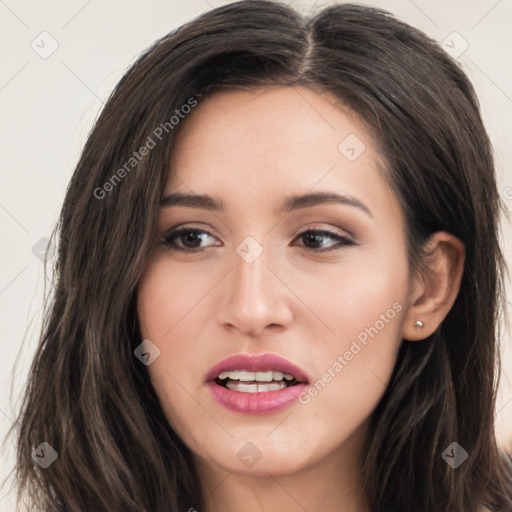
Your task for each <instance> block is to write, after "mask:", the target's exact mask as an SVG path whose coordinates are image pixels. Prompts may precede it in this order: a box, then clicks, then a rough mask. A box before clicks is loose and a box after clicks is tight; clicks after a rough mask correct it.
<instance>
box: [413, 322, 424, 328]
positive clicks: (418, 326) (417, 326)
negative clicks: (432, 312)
mask: <svg viewBox="0 0 512 512" xmlns="http://www.w3.org/2000/svg"><path fill="white" fill-rule="evenodd" d="M414 327H416V328H417V329H419V328H421V327H425V324H424V323H423V322H422V321H421V320H416V322H414Z"/></svg>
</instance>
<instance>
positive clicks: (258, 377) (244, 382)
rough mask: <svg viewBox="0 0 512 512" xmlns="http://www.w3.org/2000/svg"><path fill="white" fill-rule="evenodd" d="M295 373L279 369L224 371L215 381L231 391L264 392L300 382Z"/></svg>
mask: <svg viewBox="0 0 512 512" xmlns="http://www.w3.org/2000/svg"><path fill="white" fill-rule="evenodd" d="M299 382H300V381H299V380H297V379H296V378H295V377H294V376H293V375H290V374H289V373H283V372H281V371H278V370H268V371H263V372H250V371H247V370H232V371H223V372H221V373H220V374H219V376H218V377H217V378H216V379H215V383H216V384H218V385H219V386H222V387H224V388H227V389H230V390H231V391H238V392H240V393H264V392H267V391H280V390H281V389H285V388H289V387H292V386H295V385H297V384H299Z"/></svg>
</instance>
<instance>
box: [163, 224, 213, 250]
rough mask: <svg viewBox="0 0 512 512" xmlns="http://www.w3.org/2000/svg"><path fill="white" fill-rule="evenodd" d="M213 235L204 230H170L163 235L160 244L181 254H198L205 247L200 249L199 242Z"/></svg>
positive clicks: (185, 228)
mask: <svg viewBox="0 0 512 512" xmlns="http://www.w3.org/2000/svg"><path fill="white" fill-rule="evenodd" d="M208 237H211V238H213V235H212V234H211V233H209V232H208V231H205V230H204V229H197V228H187V227H184V228H180V229H176V230H171V231H169V232H166V233H165V234H164V235H163V240H162V241H161V242H160V243H161V244H162V245H164V246H166V247H167V248H168V249H170V250H175V251H183V252H200V251H202V250H203V249H205V248H206V247H201V246H200V245H201V242H203V241H204V240H206V239H207V238H208Z"/></svg>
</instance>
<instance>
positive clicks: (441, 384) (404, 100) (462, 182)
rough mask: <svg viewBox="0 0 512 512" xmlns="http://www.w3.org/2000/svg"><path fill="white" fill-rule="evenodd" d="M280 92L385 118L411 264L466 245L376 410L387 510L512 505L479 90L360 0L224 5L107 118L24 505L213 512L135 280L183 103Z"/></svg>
mask: <svg viewBox="0 0 512 512" xmlns="http://www.w3.org/2000/svg"><path fill="white" fill-rule="evenodd" d="M265 85H285V86H292V87H293V86H299V85H300V86H306V87H310V88H311V89H313V90H315V91H325V92H330V93H333V94H335V95H336V96H337V97H338V98H339V99H340V101H341V102H343V103H344V104H346V105H348V106H350V107H351V108H352V109H353V110H354V111H355V112H357V113H358V114H359V115H360V116H361V118H362V119H364V120H365V122H367V123H368V124H369V125H370V126H371V127H372V129H373V130H374V132H375V133H376V136H377V139H378V140H379V143H380V144H381V146H382V151H383V155H384V156H385V158H386V160H387V163H388V167H389V169H388V171H389V176H390V180H391V183H392V185H393V187H394V189H395V191H396V194H397V196H398V197H399V199H400V201H401V204H402V207H403V210H404V213H405V216H406V218H407V230H408V242H409V253H410V254H409V255H410V261H411V264H412V265H419V264H421V247H422V244H423V242H424V241H425V240H426V239H427V237H428V236H429V235H430V234H432V233H434V232H435V231H438V230H445V231H448V232H450V233H452V234H454V235H455V236H457V237H458V238H459V239H460V240H462V242H463V243H464V244H465V248H466V262H465V271H464V275H463V278H462V283H461V288H460V292H459V295H458V297H457V299H456V302H455V304H454V306H453V308H452V310H451V311H450V313H449V314H448V316H447V317H446V319H445V321H444V322H443V323H442V325H441V326H440V328H439V329H438V330H437V331H436V332H435V333H434V334H433V335H432V336H431V337H430V338H429V339H427V340H425V341H423V342H418V343H410V342H406V341H403V343H402V345H401V349H400V352H399V356H398V359H397V361H396V366H395V368H394V372H393V375H392V378H391V381H390V383H389V386H388V388H387V390H386V392H385V395H384V396H383V398H382V400H381V401H380V403H379V405H378V406H377V408H376V410H375V411H374V413H373V414H372V418H371V429H370V435H369V436H368V439H367V442H366V443H365V446H364V464H363V467H362V475H363V477H362V485H363V487H364V490H365V496H366V497H367V500H368V504H369V507H370V509H371V510H372V511H374V512H397V511H400V512H404V511H410V512H432V511H436V512H441V511H444V512H454V511H464V512H475V511H476V510H477V501H480V502H482V503H485V504H486V505H487V506H488V507H489V508H491V510H493V511H496V512H497V511H503V512H505V511H509V512H510V511H511V510H512V465H511V460H510V457H509V456H508V455H507V454H506V453H505V452H504V451H503V450H500V449H499V448H498V446H497V442H496V438H495V433H494V406H495V397H496V386H497V380H498V376H499V368H500V366H499V365H500V359H499V350H498V349H499V343H498V337H497V336H498V334H497V322H498V313H499V311H500V304H501V302H502V298H503V269H504V262H503V258H502V253H501V252H500V247H499V245H498V217H499V213H500V209H501V208H502V206H501V203H500V198H499V195H498V192H497V187H496V181H495V174H494V166H493V157H492V151H491V145H490V142H489V140H488V137H487V134H486V132H485V129H484V126H483V124H482V120H481V117H480V113H479V106H478V101H477V99H476V96H475V92H474V90H473V87H472V86H471V84H470V82H469V80H468V79H467V77H466V76H465V74H464V73H463V72H462V71H461V69H460V68H459V66H458V65H457V63H456V62H455V61H454V60H452V59H451V58H450V57H449V56H448V55H447V54H445V53H444V52H443V50H442V49H441V48H440V47H439V45H438V44H436V43H435V42H434V41H432V40H430V39H429V38H428V37H427V36H426V35H425V34H423V33H422V32H420V31H418V30H416V29H414V28H412V27H410V26H408V25H407V24H405V23H402V22H400V21H398V20H397V19H395V18H394V17H392V16H391V15H389V14H388V13H386V12H383V11H380V10H377V9H373V8H368V7H362V6H357V5H350V4H346V5H335V6H331V7H327V8H325V9H324V10H322V11H320V12H319V13H318V14H316V15H314V16H311V17H310V18H304V17H303V16H302V15H300V14H299V13H297V12H296V11H294V10H293V9H291V8H290V7H288V6H286V5H283V4H280V3H274V2H270V1H243V2H237V3H233V4H229V5H226V6H223V7H220V8H217V9H213V10H211V11H209V12H207V13H205V14H204V15H202V16H200V17H198V18H197V19H195V20H193V21H191V22H189V23H186V24H185V25H183V26H182V27H180V28H179V29H177V30H175V31H173V32H172V33H170V34H169V35H167V36H165V37H163V38H162V39H160V40H158V41H157V42H156V43H155V44H154V45H153V46H152V47H151V48H149V49H148V50H147V51H146V52H145V53H144V54H143V55H142V56H141V57H140V58H139V59H138V60H137V61H136V62H135V64H133V66H132V67H131V68H130V69H129V71H128V72H127V73H126V74H125V76H124V77H123V78H122V80H121V81H120V82H119V84H118V85H117V87H116V88H115V90H114V91H113V93H112V95H111V96H110V98H109V100H108V102H107V103H106V105H105V107H104V109H103V111H102V112H101V115H100V116H99V118H98V120H97V122H96V124H95V126H94V129H93V130H92V132H91V134H90V136H89V138H88V140H87V143H86V145H85V147H84V149H83V153H82V155H81V158H80V161H79V163H78V165H77V168H76V170H75V172H74V175H73V177H72V179H71V182H70V184H69V187H68V190H67V194H66V198H65V202H64V205H63V208H62V212H61V216H60V220H59V223H58V225H57V226H56V230H55V231H54V233H53V235H52V239H56V237H58V240H56V241H57V247H58V258H57V260H56V263H55V268H54V276H55V277H54V285H53V288H52V294H51V297H50V298H49V302H48V305H47V307H46V308H45V321H44V325H43V329H42V334H41V339H40V344H39V347H38V349H37V353H36V355H35V358H34V361H33V364H32V367H31V370H30V374H29V378H28V383H27V388H26V392H25V394H24V397H23V403H22V406H21V407H20V411H19V416H18V417H17V418H16V422H15V425H14V427H13V430H14V428H16V433H17V441H18V451H17V465H16V468H15V475H16V479H17V482H18V490H19V499H21V496H27V497H28V498H29V499H30V501H31V502H32V503H33V504H34V507H35V508H36V509H37V510H44V511H59V512H60V511H72V512H78V511H138V512H142V511H146V512H163V511H169V510H173V511H178V510H189V509H190V508H192V507H194V508H196V509H197V510H204V497H203V496H202V495H201V491H200V482H199V480H198V476H197V473H196V470H195V467H194V463H193V458H192V456H191V453H190V451H189V449H188V448H187V447H186V446H185V445H184V444H183V443H182V441H181V440H180V439H179V438H178V436H177V435H176V434H175V432H174V431H173V429H172V427H171V426H170V425H169V423H168V421H167V419H166V417H165V415H164V414H163V412H162V409H161V407H160V404H159V401H158V398H157V396H156V394H155V392H154V390H153V388H152V386H151V383H150V381H149V377H148V373H147V369H146V367H145V366H144V365H141V364H140V361H139V360H138V359H137V358H136V357H134V354H133V351H134V349H135V347H137V346H138V345H139V344H140V343H141V338H140V333H139V327H138V321H137V311H136V307H135V298H136V293H137V283H138V281H139V278H140V276H141V273H142V271H143V269H144V267H145V264H146V261H147V257H148V254H149V251H150V248H151V244H152V242H153V237H154V230H155V225H156V218H157V213H158V204H159V199H160V195H161V193H162V191H163V187H164V184H165V182H166V179H167V177H168V172H169V168H168V162H170V155H171V152H172V150H173V144H174V141H175V137H176V133H177V131H178V130H179V123H180V122H181V121H180V120H181V119H182V118H183V116H182V115H180V113H181V114H183V115H185V114H186V112H187V109H186V108H185V107H184V106H185V105H188V106H189V109H188V110H190V109H192V108H194V102H196V103H195V104H197V102H200V101H201V99H202V98H204V97H205V96H207V95H208V94H212V93H213V92H214V91H216V90H220V89H228V88H250V87H255V86H265ZM173 116H174V118H175V119H173ZM178 118H179V119H180V120H178ZM157 134H158V135H157ZM150 139H151V141H152V143H150ZM143 146H144V147H146V148H148V151H142V150H141V148H142V147H143ZM142 153H144V154H142ZM132 159H134V160H132ZM122 169H124V171H122ZM178 299H179V298H178ZM42 442H47V443H48V444H49V445H51V447H53V449H55V451H56V452H57V453H58V458H57V460H56V461H55V462H54V463H53V464H51V465H50V466H49V467H47V468H46V469H42V468H41V467H40V466H39V465H37V464H35V463H34V461H33V460H32V452H33V450H34V449H35V448H37V447H38V446H39V445H40V444H41V443H42ZM453 442H457V443H458V444H459V445H460V446H462V447H463V448H464V450H465V451H466V452H467V453H468V459H467V460H466V461H465V462H464V463H463V464H461V465H460V466H459V467H458V468H457V469H452V468H451V467H450V466H449V465H448V464H447V463H446V462H445V461H444V460H443V458H442V453H443V451H444V450H445V449H446V448H447V447H449V446H450V445H451V443H453Z"/></svg>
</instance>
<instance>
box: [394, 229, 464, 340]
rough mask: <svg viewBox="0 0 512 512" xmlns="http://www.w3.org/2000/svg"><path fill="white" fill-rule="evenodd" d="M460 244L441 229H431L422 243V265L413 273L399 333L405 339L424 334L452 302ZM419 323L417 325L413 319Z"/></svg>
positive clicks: (459, 265) (461, 262) (436, 324)
mask: <svg viewBox="0 0 512 512" xmlns="http://www.w3.org/2000/svg"><path fill="white" fill-rule="evenodd" d="M464 258H465V249H464V244H463V243H462V242H461V241H460V240H459V239H458V238H457V237H455V236H453V235H451V234H450V233H446V232H444V231H439V232H437V233H434V234H433V235H432V236H431V237H430V238H429V240H428V241H427V243H426V245H425V264H426V265H425V266H424V268H423V269H422V270H421V271H419V272H418V274H417V275H416V276H414V277H413V279H412V282H411V287H410V290H409V298H410V300H409V304H410V306H409V309H408V311H407V315H406V317H405V323H404V327H403V333H402V337H403V338H404V339H406V340H409V341H418V340H423V339H425V338H428V337H429V336H430V335H431V334H433V333H434V332H435V330H436V329H437V328H438V327H439V325H440V324H441V322H442V321H443V320H444V318H445V317H446V315H447V314H448V312H449V311H450V309H451V308H452V306H453V303H454V302H455V299H456V297H457V294H458V292H459V288H460V282H461V279H462V273H463V270H464ZM418 321H419V322H421V323H422V324H423V325H422V326H421V325H420V326H417V325H415V323H416V322H418Z"/></svg>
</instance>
